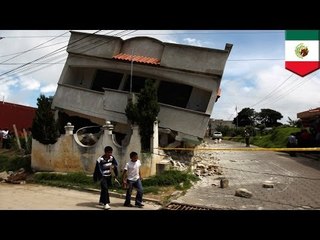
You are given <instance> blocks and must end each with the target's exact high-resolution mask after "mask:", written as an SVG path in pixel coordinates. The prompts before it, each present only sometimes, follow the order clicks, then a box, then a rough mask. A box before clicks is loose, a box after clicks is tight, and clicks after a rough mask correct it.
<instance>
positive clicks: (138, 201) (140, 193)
mask: <svg viewBox="0 0 320 240" xmlns="http://www.w3.org/2000/svg"><path fill="white" fill-rule="evenodd" d="M127 184H128V189H127V194H126V201H125V202H124V204H125V205H128V204H130V202H131V194H132V190H133V188H136V189H137V195H136V200H135V205H139V204H141V203H142V196H143V188H142V183H141V180H140V179H138V180H137V181H131V180H127Z"/></svg>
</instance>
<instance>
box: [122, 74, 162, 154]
mask: <svg viewBox="0 0 320 240" xmlns="http://www.w3.org/2000/svg"><path fill="white" fill-rule="evenodd" d="M159 111H160V105H159V103H158V97H157V89H156V88H155V87H154V85H153V81H152V80H150V79H148V80H147V81H146V82H145V86H144V88H142V89H141V90H140V93H139V98H138V102H137V103H133V102H129V103H128V105H127V107H126V109H125V112H126V116H127V118H128V119H129V121H131V123H132V124H134V123H137V124H138V126H139V135H140V137H141V146H142V150H150V137H151V136H152V135H153V123H154V121H156V119H157V116H158V113H159Z"/></svg>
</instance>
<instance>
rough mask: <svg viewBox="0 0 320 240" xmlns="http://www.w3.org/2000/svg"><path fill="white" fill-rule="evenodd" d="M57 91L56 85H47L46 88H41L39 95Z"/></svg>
mask: <svg viewBox="0 0 320 240" xmlns="http://www.w3.org/2000/svg"><path fill="white" fill-rule="evenodd" d="M56 90H57V85H56V84H49V85H47V86H44V87H41V89H40V92H41V93H54V92H55V91H56Z"/></svg>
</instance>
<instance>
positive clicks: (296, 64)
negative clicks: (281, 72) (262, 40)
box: [285, 30, 320, 77]
mask: <svg viewBox="0 0 320 240" xmlns="http://www.w3.org/2000/svg"><path fill="white" fill-rule="evenodd" d="M319 34H320V31H319V30H287V31H286V42H285V49H286V52H285V59H286V60H285V66H286V69H288V70H290V71H292V72H294V73H296V74H298V75H300V76H301V77H304V76H306V75H307V74H309V73H312V72H314V71H315V70H317V69H319V68H320V62H319V60H320V59H319Z"/></svg>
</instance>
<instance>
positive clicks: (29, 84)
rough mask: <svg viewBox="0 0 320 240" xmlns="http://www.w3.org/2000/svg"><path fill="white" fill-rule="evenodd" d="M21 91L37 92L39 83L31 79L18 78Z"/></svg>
mask: <svg viewBox="0 0 320 240" xmlns="http://www.w3.org/2000/svg"><path fill="white" fill-rule="evenodd" d="M19 83H20V85H21V90H38V89H39V88H40V83H39V81H37V80H35V79H33V78H31V77H21V78H20V82H19Z"/></svg>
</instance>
